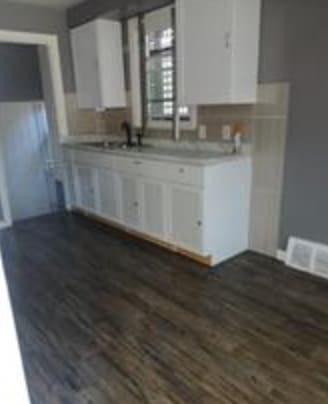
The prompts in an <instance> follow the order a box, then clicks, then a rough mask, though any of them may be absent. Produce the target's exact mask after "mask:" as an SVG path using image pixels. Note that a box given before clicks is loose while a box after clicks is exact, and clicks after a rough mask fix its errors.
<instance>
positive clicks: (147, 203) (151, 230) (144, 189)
mask: <svg viewBox="0 0 328 404" xmlns="http://www.w3.org/2000/svg"><path fill="white" fill-rule="evenodd" d="M140 190H141V200H140V205H141V215H142V230H143V231H144V232H145V233H147V234H149V235H150V236H154V237H157V238H160V239H162V240H166V238H167V226H166V219H167V209H166V203H165V201H166V190H167V187H166V184H163V183H162V182H158V181H156V180H146V179H142V180H140Z"/></svg>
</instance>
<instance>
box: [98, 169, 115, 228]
mask: <svg viewBox="0 0 328 404" xmlns="http://www.w3.org/2000/svg"><path fill="white" fill-rule="evenodd" d="M98 181H99V196H100V197H99V199H100V214H101V215H102V216H104V217H107V218H108V219H111V220H116V221H118V220H119V219H120V212H119V201H120V189H119V183H118V181H119V178H118V174H117V173H115V172H113V171H111V170H107V169H99V172H98Z"/></svg>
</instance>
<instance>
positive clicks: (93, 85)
mask: <svg viewBox="0 0 328 404" xmlns="http://www.w3.org/2000/svg"><path fill="white" fill-rule="evenodd" d="M71 40H72V50H73V60H74V71H75V79H76V87H77V96H78V103H79V107H80V108H105V107H106V108H117V107H125V106H126V94H125V83H124V64H123V46H122V27H121V23H120V22H118V21H110V20H106V19H98V20H94V21H91V22H89V23H87V24H84V25H82V26H79V27H77V28H74V29H73V30H72V31H71Z"/></svg>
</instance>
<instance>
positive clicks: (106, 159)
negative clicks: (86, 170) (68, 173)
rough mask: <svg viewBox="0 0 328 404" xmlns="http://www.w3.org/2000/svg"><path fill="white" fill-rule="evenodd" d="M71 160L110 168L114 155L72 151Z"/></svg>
mask: <svg viewBox="0 0 328 404" xmlns="http://www.w3.org/2000/svg"><path fill="white" fill-rule="evenodd" d="M72 159H73V162H74V163H77V164H85V165H88V166H91V167H103V168H108V169H111V168H113V166H114V157H113V156H110V155H109V154H108V153H99V152H89V151H82V150H78V151H74V152H73V156H72Z"/></svg>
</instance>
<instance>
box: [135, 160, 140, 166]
mask: <svg viewBox="0 0 328 404" xmlns="http://www.w3.org/2000/svg"><path fill="white" fill-rule="evenodd" d="M134 164H135V165H136V166H140V165H141V164H142V162H141V161H137V160H136V161H134Z"/></svg>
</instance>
